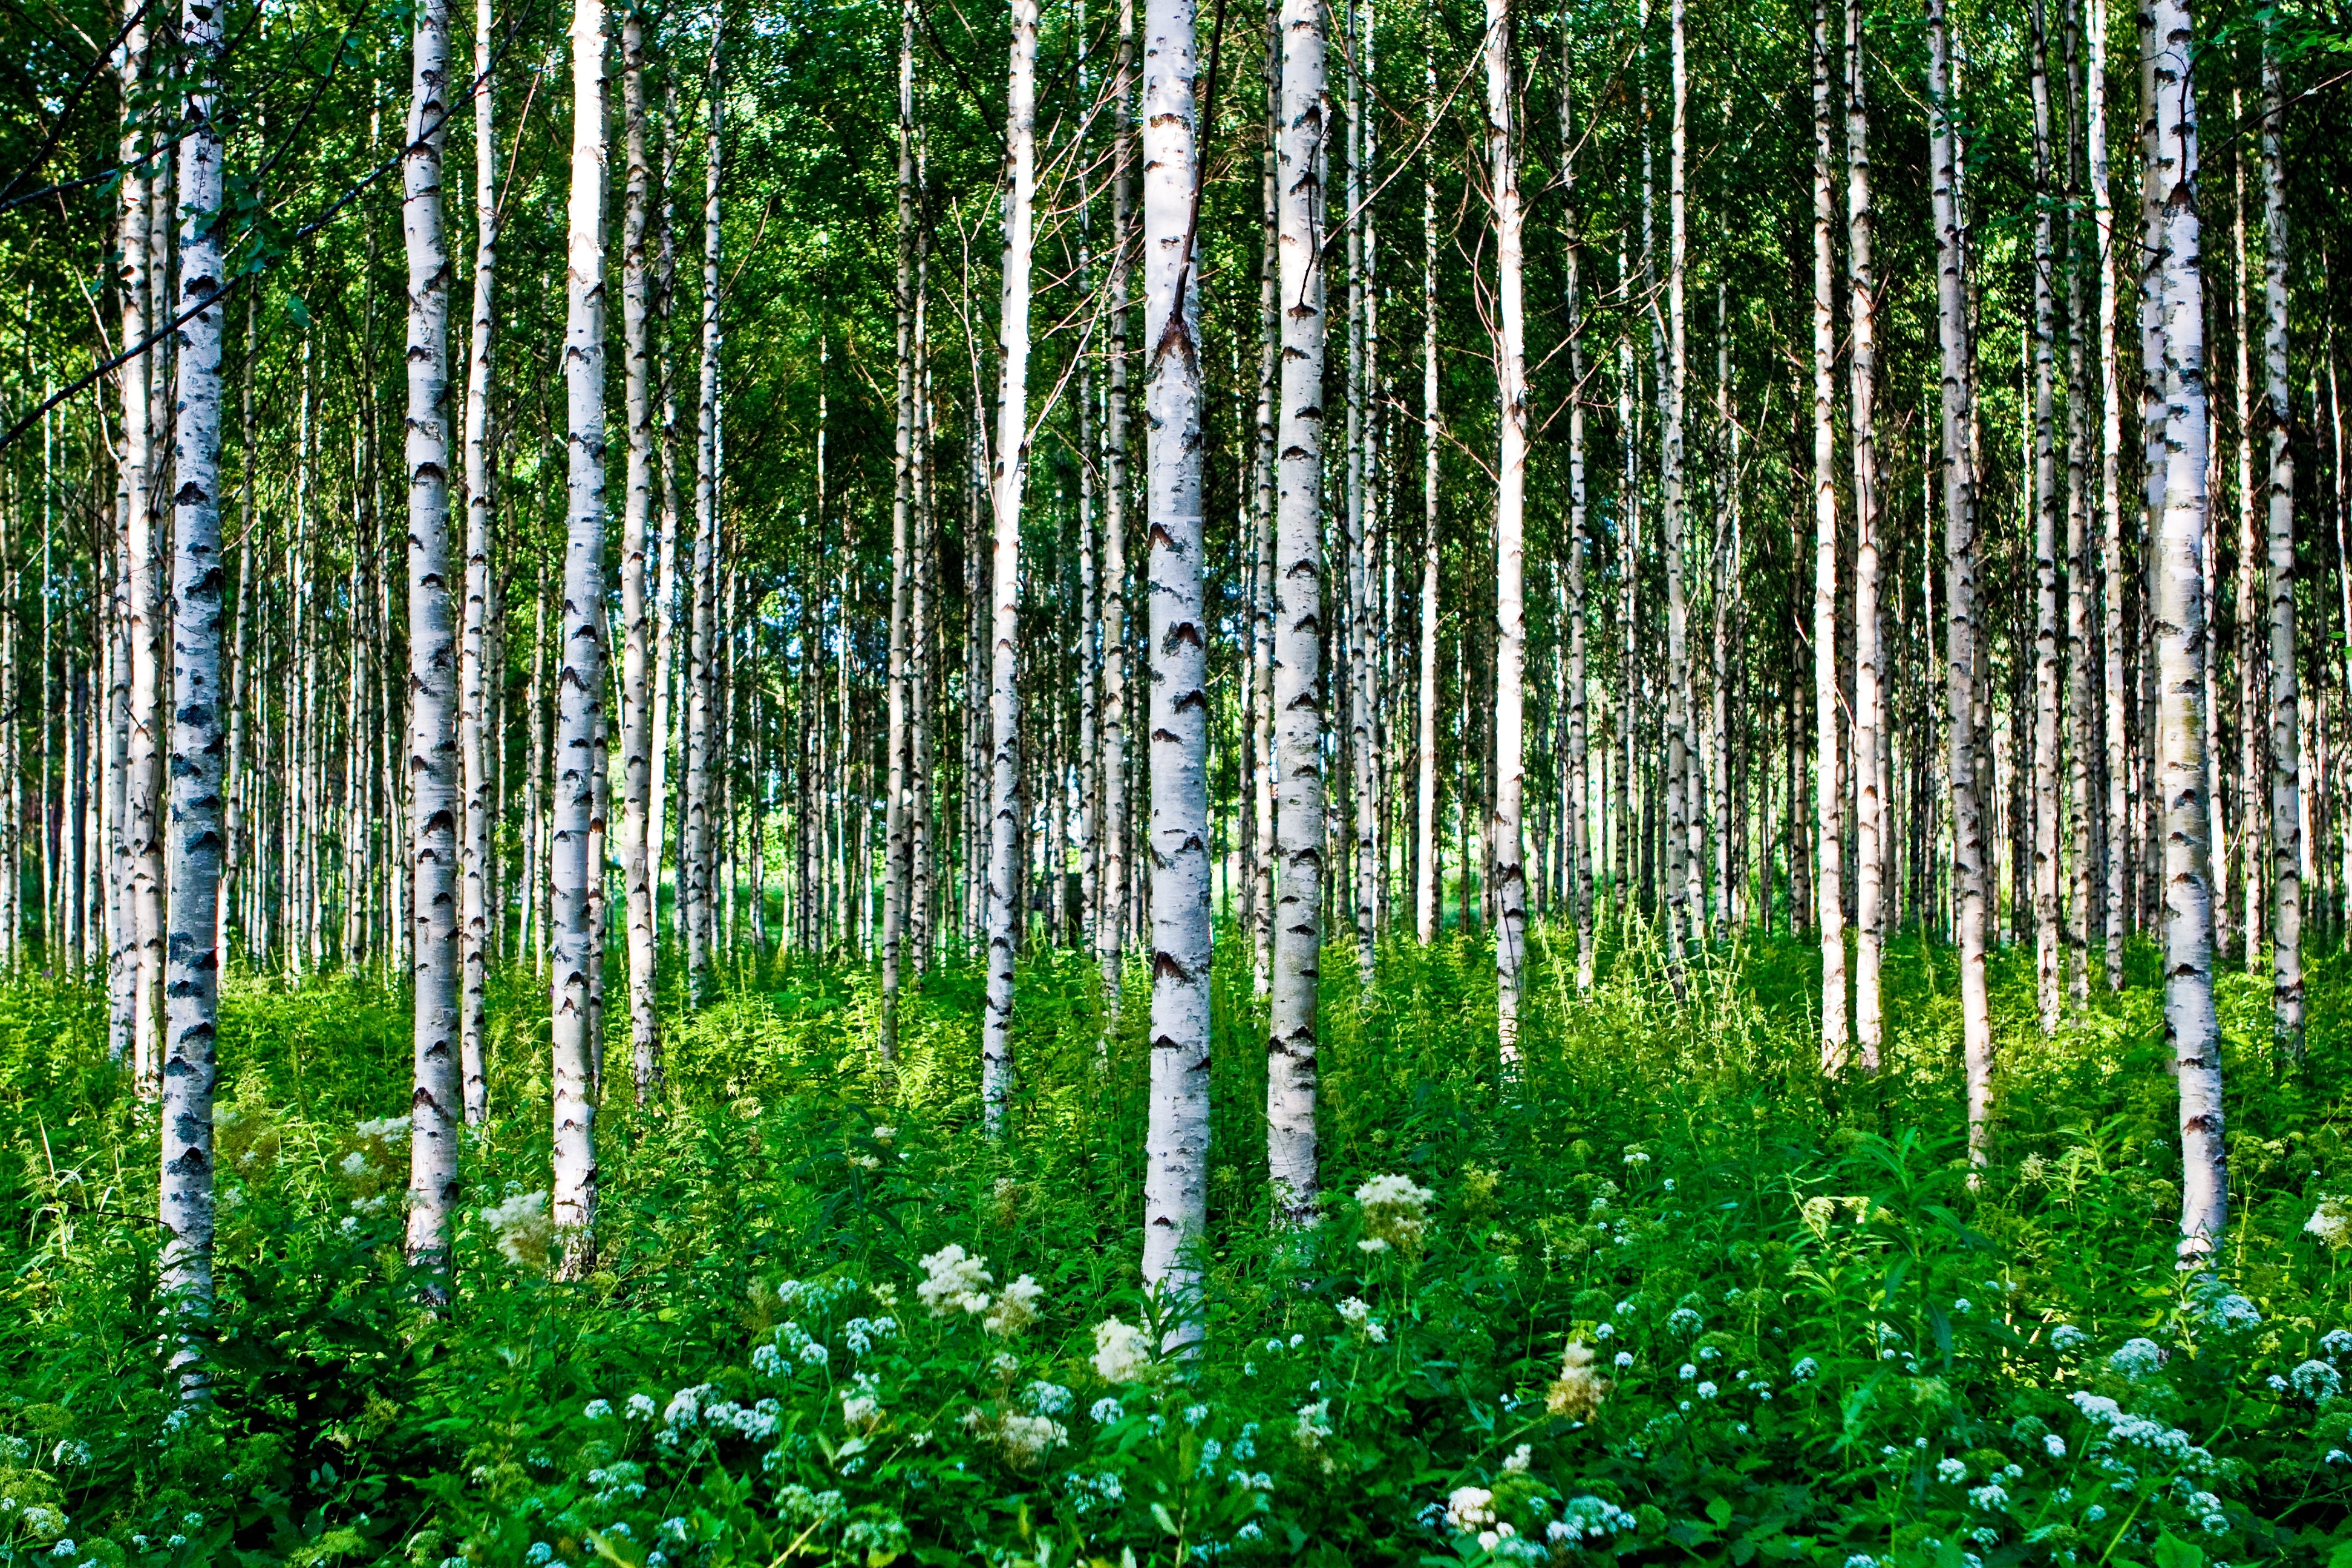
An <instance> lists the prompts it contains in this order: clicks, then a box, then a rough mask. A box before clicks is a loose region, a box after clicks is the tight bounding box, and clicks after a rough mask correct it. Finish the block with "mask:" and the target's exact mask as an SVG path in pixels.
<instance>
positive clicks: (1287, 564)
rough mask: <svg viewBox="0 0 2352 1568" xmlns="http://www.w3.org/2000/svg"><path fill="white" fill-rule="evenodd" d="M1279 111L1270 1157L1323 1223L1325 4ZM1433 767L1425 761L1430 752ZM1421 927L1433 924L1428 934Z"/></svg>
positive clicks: (1292, 41) (1285, 23)
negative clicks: (1319, 1120) (1319, 1057)
mask: <svg viewBox="0 0 2352 1568" xmlns="http://www.w3.org/2000/svg"><path fill="white" fill-rule="evenodd" d="M1277 37H1278V38H1279V40H1280V45H1281V48H1282V79H1281V89H1280V100H1279V104H1278V107H1277V109H1276V114H1275V160H1276V187H1277V196H1276V200H1277V203H1278V214H1277V222H1278V226H1279V236H1278V240H1277V250H1278V259H1279V266H1280V268H1281V275H1280V278H1279V279H1278V283H1279V287H1280V289H1281V331H1282V389H1281V403H1280V414H1279V419H1280V426H1279V433H1278V435H1277V436H1276V442H1275V447H1276V452H1277V453H1278V454H1279V456H1278V458H1277V462H1276V468H1277V470H1278V472H1279V475H1280V489H1279V495H1278V499H1277V500H1276V508H1277V510H1276V522H1275V532H1276V541H1275V551H1276V560H1275V573H1274V584H1275V586H1274V594H1275V601H1274V638H1275V644H1274V687H1273V702H1272V706H1273V710H1274V768H1275V773H1276V793H1275V830H1274V832H1275V837H1274V854H1273V858H1274V900H1275V901H1274V960H1273V984H1272V993H1271V1002H1270V1004H1269V1008H1268V1014H1267V1017H1268V1041H1267V1047H1266V1100H1265V1109H1266V1166H1267V1170H1268V1173H1269V1177H1270V1180H1271V1181H1272V1183H1273V1186H1274V1201H1275V1218H1276V1223H1277V1224H1279V1225H1285V1226H1311V1225H1313V1224H1314V1223H1315V1221H1316V1218H1317V1215H1316V1199H1317V1195H1318V1191H1319V1180H1320V1173H1319V1163H1318V1147H1319V1146H1318V1141H1317V1137H1316V1129H1315V1108H1316V1096H1317V1066H1316V1052H1317V1047H1318V1030H1317V1019H1316V993H1317V987H1318V984H1319V975H1320V963H1321V957H1322V910H1321V900H1322V894H1323V862H1324V837H1323V811H1324V800H1323V708H1322V695H1321V693H1322V670H1321V668H1320V662H1321V658H1322V625H1323V613H1324V603H1323V598H1324V595H1323V406H1322V405H1323V356H1324V338H1325V321H1324V283H1325V279H1324V270H1323V261H1322V247H1323V228H1322V179H1321V170H1320V165H1319V162H1318V153H1319V152H1320V150H1321V146H1322V142H1323V138H1324V137H1325V135H1326V134H1328V131H1329V128H1330V122H1331V101H1330V87H1329V83H1328V79H1327V78H1326V75H1325V68H1324V47H1325V40H1324V34H1323V9H1322V6H1321V5H1318V4H1317V3H1316V0H1286V3H1285V4H1284V5H1283V6H1282V9H1281V13H1280V19H1279V23H1278V33H1277ZM1424 771H1426V763H1424ZM1424 940H1426V938H1425V937H1424Z"/></svg>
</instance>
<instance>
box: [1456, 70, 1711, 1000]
mask: <svg viewBox="0 0 2352 1568" xmlns="http://www.w3.org/2000/svg"><path fill="white" fill-rule="evenodd" d="M1431 77H1432V79H1431V80H1430V82H1429V83H1428V86H1429V87H1430V88H1431V89H1434V87H1435V81H1434V72H1432V73H1431ZM1573 80H1574V76H1573V72H1572V71H1571V69H1570V60H1569V56H1568V41H1567V39H1566V38H1565V37H1563V38H1562V39H1561V44H1560V73H1559V144H1560V148H1561V154H1560V156H1561V169H1560V184H1562V186H1563V187H1565V190H1566V200H1565V205H1564V210H1563V211H1562V213H1561V217H1560V227H1561V237H1562V240H1563V242H1564V243H1563V248H1564V250H1565V252H1566V259H1567V265H1568V378H1569V388H1570V390H1569V405H1568V508H1569V543H1568V858H1569V868H1568V870H1569V894H1568V896H1569V904H1570V912H1571V915H1572V918H1573V919H1574V920H1575V921H1576V988H1577V989H1578V990H1579V991H1590V990H1591V989H1592V978H1593V976H1592V842H1591V840H1592V824H1591V780H1590V778H1589V776H1588V772H1589V767H1590V755H1591V752H1590V744H1591V743H1590V740H1589V737H1588V735H1587V733H1586V721H1587V704H1586V690H1585V651H1584V574H1585V564H1586V560H1587V558H1588V557H1589V556H1590V555H1591V551H1592V539H1591V530H1590V526H1589V520H1588V517H1587V510H1586V499H1585V481H1584V377H1585V361H1584V237H1583V235H1582V233H1581V231H1580V228H1579V227H1578V214H1577V210H1576V151H1575V149H1576V136H1575V122H1574V117H1573V115H1572V113H1571V104H1570V84H1571V83H1572V81H1573ZM1432 97H1434V91H1432ZM1421 194H1422V223H1423V243H1424V248H1425V250H1426V253H1427V256H1428V260H1427V263H1426V264H1425V266H1424V268H1423V275H1422V288H1423V302H1424V306H1425V309H1426V311H1427V321H1428V328H1427V342H1426V343H1425V345H1424V347H1425V350H1426V353H1425V355H1424V363H1425V365H1426V374H1427V375H1428V378H1429V383H1428V386H1427V388H1426V391H1427V395H1428V403H1429V406H1430V421H1431V425H1432V426H1433V429H1432V435H1431V439H1430V441H1429V443H1428V446H1429V476H1428V479H1429V498H1428V499H1429V521H1430V530H1429V531H1430V537H1431V539H1432V540H1433V541H1434V540H1435V538H1436V534H1437V442H1436V439H1435V432H1434V426H1435V423H1436V412H1435V410H1436V403H1437V396H1436V391H1437V330H1436V319H1437V311H1436V295H1437V271H1436V249H1437V247H1436V243H1435V241H1436V233H1435V229H1436V213H1435V207H1436V193H1435V192H1434V191H1433V189H1432V188H1431V186H1430V184H1429V183H1428V182H1427V181H1426V180H1423V184H1422V188H1421ZM1430 596H1431V598H1432V599H1434V598H1435V596H1436V595H1435V594H1434V592H1432V593H1431V595H1430ZM1424 616H1426V612H1424ZM1435 653H1436V649H1435V647H1434V646H1433V644H1432V645H1428V655H1429V664H1430V665H1431V666H1432V667H1433V666H1434V665H1435V663H1436V658H1435ZM1554 657H1558V656H1557V655H1555V656H1554ZM1432 673H1434V671H1432ZM1719 684H1720V678H1719V677H1718V685H1719ZM1431 695H1432V697H1433V696H1434V693H1432V694H1431ZM1719 700H1720V698H1719V696H1718V701H1719Z"/></svg>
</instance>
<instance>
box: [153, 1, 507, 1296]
mask: <svg viewBox="0 0 2352 1568" xmlns="http://www.w3.org/2000/svg"><path fill="white" fill-rule="evenodd" d="M414 43H415V47H414V51H413V67H414V73H415V74H414V77H413V79H412V82H411V87H410V97H409V109H408V130H407V138H406V140H407V144H408V151H407V154H406V156H405V157H404V159H403V160H402V164H403V169H402V173H403V176H404V185H405V187H406V191H405V200H404V202H403V204H402V207H401V227H402V229H403V230H404V235H405V237H406V240H407V249H408V353H407V365H408V409H407V418H406V421H405V429H406V432H407V435H406V447H407V451H406V456H407V460H408V692H409V705H408V719H409V725H408V764H407V766H406V768H405V769H404V772H405V773H407V775H408V787H409V790H410V792H411V794H410V802H409V810H408V823H409V828H410V833H411V838H410V841H409V843H408V844H407V845H406V846H405V849H406V852H407V854H408V856H409V858H410V861H411V864H413V865H414V866H415V873H414V877H413V880H412V881H411V883H410V886H411V888H412V889H413V895H412V896H413V898H414V900H415V907H414V908H413V909H412V910H403V911H400V912H401V914H402V915H403V916H404V917H405V918H406V919H407V920H408V921H410V923H411V926H412V928H413V931H414V939H413V940H414V946H413V948H412V949H411V951H412V952H414V954H415V958H414V960H413V962H414V963H415V1019H414V1024H413V1029H412V1036H413V1038H412V1044H413V1046H414V1050H415V1064H414V1065H415V1093H414V1095H413V1096H412V1097H411V1100H412V1103H411V1105H410V1107H409V1174H408V1260H409V1263H410V1264H411V1266H413V1267H415V1268H423V1269H425V1270H427V1271H428V1272H429V1273H430V1274H433V1275H440V1274H443V1273H445V1272H446V1269H447V1267H448V1255H449V1226H450V1222H451V1220H452V1218H453V1217H454V1210H455V1206H456V1204H457V1128H458V1125H459V1123H460V1121H461V1120H462V1118H463V1117H464V1114H465V1100H464V1088H463V1079H462V1076H461V1074H460V1071H459V1061H458V1051H459V1048H460V1046H461V1034H460V1026H459V1019H458V1008H457V991H458V974H457V969H458V963H457V810H458V799H457V796H458V779H457V771H458V770H457V638H456V636H455V627H453V626H451V624H450V616H449V456H450V454H449V286H450V280H451V279H450V267H449V248H448V245H447V242H446V237H445V236H444V233H443V207H442V201H441V166H442V165H441V155H442V151H443V149H444V148H445V147H446V144H447V142H448V139H449V110H450V104H449V99H448V88H449V3H448V0H424V4H422V5H419V6H418V7H417V8H416V11H415V35H414ZM173 885H174V886H175V887H176V886H178V885H179V881H178V878H177V877H176V876H175V877H174V878H173ZM429 1289H430V1290H431V1292H432V1295H433V1297H434V1299H436V1300H439V1299H440V1298H441V1297H442V1295H443V1294H444V1290H445V1288H444V1287H442V1286H440V1285H438V1284H437V1283H436V1284H435V1285H433V1286H431V1287H429Z"/></svg>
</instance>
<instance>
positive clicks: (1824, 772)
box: [1670, 0, 1849, 1072]
mask: <svg viewBox="0 0 2352 1568" xmlns="http://www.w3.org/2000/svg"><path fill="white" fill-rule="evenodd" d="M1831 98H1832V92H1831V75H1830V44H1829V12H1828V6H1827V0H1813V647H1812V659H1813V723H1814V741H1813V744H1814V752H1815V754H1814V760H1813V815H1814V818H1815V828H1814V831H1815V833H1816V835H1817V837H1818V838H1819V840H1820V843H1821V874H1820V876H1819V878H1818V879H1816V881H1815V882H1814V890H1815V892H1816V894H1817V896H1818V898H1819V900H1820V901H1819V904H1818V906H1817V907H1818V911H1819V920H1820V927H1821V929H1820V931H1819V933H1818V934H1819V936H1820V938H1821V944H1822V1068H1823V1069H1824V1070H1826V1071H1830V1072H1838V1071H1841V1070H1843V1068H1844V1067H1845V1066H1846V1051H1847V1044H1848V1039H1849V1037H1848V1034H1847V1026H1846V971H1845V889H1844V879H1843V863H1842V862H1843V848H1844V843H1845V811H1844V792H1843V769H1842V768H1841V766H1840V759H1839V755H1838V753H1839V751H1840V746H1839V735H1840V732H1841V731H1842V729H1843V716H1844V708H1845V703H1844V700H1843V696H1842V694H1841V693H1840V691H1839V689H1838V661H1837V622H1838V615H1837V610H1838V581H1837V566H1838V516H1837V379H1836V378H1837V326H1836V319H1835V318H1836V303H1837V301H1836V297H1835V294H1834V292H1833V288H1834V285H1833V281H1832V280H1833V279H1834V278H1835V276H1836V271H1835V268H1836V261H1837V247H1836V245H1835V242H1834V240H1833V238H1832V224H1833V223H1834V222H1835V217H1836V211H1837V209H1836V205H1835V202H1834V199H1833V197H1832V186H1831V184H1830V165H1831V161H1832V144H1831V141H1830V111H1831ZM1670 521H1671V520H1670Z"/></svg>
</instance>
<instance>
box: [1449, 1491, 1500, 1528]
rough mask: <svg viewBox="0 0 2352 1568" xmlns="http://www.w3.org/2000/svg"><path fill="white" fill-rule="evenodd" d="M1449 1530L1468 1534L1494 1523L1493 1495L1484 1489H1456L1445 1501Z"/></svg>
mask: <svg viewBox="0 0 2352 1568" xmlns="http://www.w3.org/2000/svg"><path fill="white" fill-rule="evenodd" d="M1445 1522H1446V1525H1447V1527H1448V1528H1449V1529H1453V1530H1456V1531H1464V1532H1465V1533H1466V1532H1468V1531H1475V1530H1481V1529H1484V1528H1485V1527H1486V1526H1487V1525H1490V1524H1492V1523H1494V1522H1495V1494H1494V1493H1493V1492H1491V1491H1489V1490H1487V1489H1486V1488H1485V1487H1456V1488H1454V1491H1453V1494H1452V1495H1451V1496H1449V1497H1448V1498H1447V1499H1446V1500H1445Z"/></svg>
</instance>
